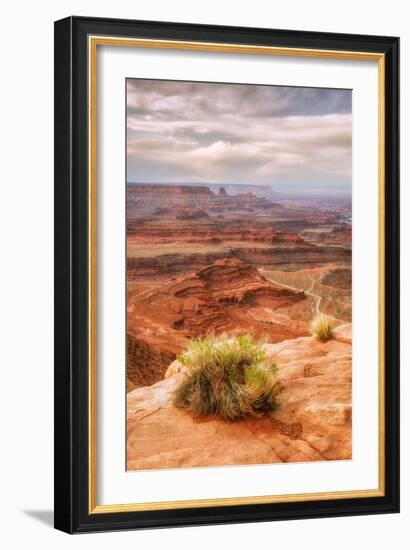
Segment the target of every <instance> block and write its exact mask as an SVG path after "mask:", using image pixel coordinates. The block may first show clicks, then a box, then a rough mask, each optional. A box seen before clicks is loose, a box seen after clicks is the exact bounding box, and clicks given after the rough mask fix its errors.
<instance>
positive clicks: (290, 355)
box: [127, 324, 352, 470]
mask: <svg viewBox="0 0 410 550" xmlns="http://www.w3.org/2000/svg"><path fill="white" fill-rule="evenodd" d="M265 350H266V353H267V356H268V357H269V358H270V359H271V360H272V361H275V362H276V363H277V364H278V367H279V369H278V380H279V381H280V383H281V385H282V389H281V392H280V394H279V396H278V399H279V402H280V406H279V408H278V409H277V410H276V411H275V412H273V413H271V414H269V415H268V416H262V417H250V418H247V419H244V420H240V421H236V422H225V421H223V420H220V419H218V418H216V417H212V418H205V419H201V420H198V419H195V418H193V417H192V416H191V415H190V414H189V413H188V412H186V411H185V410H181V409H178V408H176V407H175V406H174V405H173V396H174V392H175V389H176V388H177V386H178V385H179V383H180V382H181V380H182V379H183V378H184V376H186V375H185V373H184V367H183V366H182V365H181V364H180V363H179V362H178V361H174V362H173V363H172V364H171V365H170V367H169V368H168V370H167V372H166V374H165V378H164V379H163V380H161V381H160V382H157V383H156V384H154V385H152V386H147V387H142V388H137V389H135V390H133V391H131V392H129V393H128V395H127V403H128V408H127V411H128V419H127V431H128V438H127V442H128V444H127V467H128V469H129V470H141V469H154V468H184V467H185V468H188V467H195V466H197V467H199V466H223V465H240V464H242V465H243V464H268V463H269V464H270V463H281V462H305V461H318V460H319V461H320V460H348V459H351V456H352V450H351V415H352V410H351V383H352V380H351V325H350V324H343V325H340V326H339V327H338V328H337V329H335V331H334V338H333V339H331V340H329V341H328V342H325V343H323V342H319V341H318V340H317V339H316V338H314V337H311V336H308V337H299V338H292V339H287V340H283V341H282V342H279V343H276V344H265Z"/></svg>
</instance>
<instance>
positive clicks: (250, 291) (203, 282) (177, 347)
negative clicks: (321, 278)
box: [127, 258, 306, 383]
mask: <svg viewBox="0 0 410 550" xmlns="http://www.w3.org/2000/svg"><path fill="white" fill-rule="evenodd" d="M304 299H305V294H304V293H303V292H296V291H293V290H290V289H287V288H284V287H281V286H279V285H276V284H274V283H272V282H270V281H269V280H267V279H266V278H265V277H264V276H263V275H261V274H260V273H259V272H258V271H257V270H256V269H255V268H253V267H252V266H250V265H249V264H247V263H245V262H243V261H242V260H239V259H236V258H232V259H222V260H216V261H215V262H214V263H212V264H210V265H208V266H205V267H203V268H201V269H199V270H197V271H195V272H193V273H190V274H187V275H183V276H181V277H178V278H175V279H173V280H171V281H169V282H167V283H164V284H161V285H160V286H158V287H155V288H153V289H150V290H148V291H143V292H141V291H139V290H138V288H137V289H135V290H133V291H131V292H129V293H128V301H127V316H128V317H127V330H128V332H129V333H130V335H131V336H132V337H133V338H135V339H136V341H137V342H139V344H138V345H139V346H140V347H141V349H142V350H143V351H144V352H145V351H146V352H147V353H143V354H138V353H135V354H133V356H132V358H131V359H132V361H131V363H132V365H133V367H132V372H130V373H129V377H130V378H132V382H133V383H136V375H135V374H132V373H134V371H135V372H140V373H143V374H141V375H140V376H142V377H144V379H145V378H146V377H147V376H148V378H149V379H150V380H152V376H151V375H152V373H157V378H156V380H155V381H157V380H158V379H160V378H161V377H162V375H163V373H164V370H165V368H166V367H167V365H168V364H169V360H168V361H166V359H167V358H168V359H169V357H170V356H171V357H172V353H174V354H177V353H178V352H179V351H181V350H182V348H183V347H184V345H185V342H186V340H187V338H194V337H200V336H204V335H206V334H209V333H215V334H220V333H221V332H227V333H230V334H241V333H244V332H252V333H253V334H255V335H257V336H264V337H267V338H268V339H269V340H270V341H273V342H277V341H279V340H282V339H284V338H291V337H294V336H297V335H302V334H306V327H305V325H304V324H302V323H299V322H297V321H294V322H292V321H289V322H286V324H283V325H282V324H278V323H276V322H274V319H273V317H274V312H275V311H276V310H277V309H279V308H283V307H286V306H290V305H293V304H296V303H298V302H299V301H303V300H304ZM149 350H152V351H153V354H152V358H150V356H149V353H148V352H149ZM164 354H165V355H164ZM170 354H171V355H170ZM174 356H175V355H174ZM159 363H160V364H161V365H162V367H161V368H159V367H158V365H159ZM147 369H148V371H149V374H148V375H147V374H146V373H145V372H144V371H145V370H147ZM151 383H152V382H151Z"/></svg>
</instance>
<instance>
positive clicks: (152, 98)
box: [127, 80, 351, 186]
mask: <svg viewBox="0 0 410 550" xmlns="http://www.w3.org/2000/svg"><path fill="white" fill-rule="evenodd" d="M127 127H128V133H127V138H128V179H129V180H130V181H144V180H149V181H177V180H178V179H179V180H180V181H187V180H188V181H218V182H224V181H225V182H239V183H240V182H244V183H245V182H246V183H276V182H277V181H281V182H286V180H289V181H291V180H292V181H299V180H301V181H302V180H303V178H302V176H303V177H304V178H305V179H306V178H313V179H314V178H315V177H316V180H317V182H318V184H319V185H320V182H326V185H332V184H334V185H339V186H340V185H345V186H346V185H350V171H351V166H350V164H351V92H350V91H348V90H329V89H317V88H291V87H274V86H255V85H237V84H209V83H192V82H170V81H154V80H128V81H127Z"/></svg>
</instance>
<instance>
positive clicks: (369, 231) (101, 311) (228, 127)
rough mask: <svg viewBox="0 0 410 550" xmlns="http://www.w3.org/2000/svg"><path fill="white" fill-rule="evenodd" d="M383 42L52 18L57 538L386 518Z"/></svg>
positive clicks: (394, 249) (394, 308) (391, 417)
mask: <svg viewBox="0 0 410 550" xmlns="http://www.w3.org/2000/svg"><path fill="white" fill-rule="evenodd" d="M398 77H399V39H398V38H393V37H379V36H359V35H344V34H325V33H314V32H304V31H303V32H301V31H284V30H270V29H254V28H234V27H219V26H204V25H193V24H179V23H159V22H147V21H129V20H112V19H94V18H82V17H69V18H67V19H63V20H61V21H58V22H56V24H55V526H56V528H58V529H61V530H63V531H66V532H69V533H77V532H90V531H102V530H116V529H136V528H149V527H171V526H183V525H204V524H212V523H233V522H251V521H271V520H279V519H297V518H315V517H329V516H335V515H353V514H376V513H392V512H397V511H398V510H399V267H398V266H399V173H398V162H399V144H398V139H399V123H398V112H399V99H398Z"/></svg>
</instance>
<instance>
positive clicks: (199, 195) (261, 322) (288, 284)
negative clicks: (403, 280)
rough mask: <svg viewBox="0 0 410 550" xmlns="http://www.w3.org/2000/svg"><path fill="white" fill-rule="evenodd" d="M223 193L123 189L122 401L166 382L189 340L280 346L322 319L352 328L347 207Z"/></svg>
mask: <svg viewBox="0 0 410 550" xmlns="http://www.w3.org/2000/svg"><path fill="white" fill-rule="evenodd" d="M226 187H227V190H226V189H225V187H224V186H216V185H210V186H206V185H160V184H152V185H151V184H142V185H137V184H130V185H128V187H127V388H128V391H131V390H133V389H135V388H136V387H141V386H146V385H151V384H154V383H156V382H158V381H159V380H161V379H162V378H163V376H164V373H165V371H166V369H167V367H168V365H169V363H170V362H171V361H172V360H174V359H175V358H176V357H177V355H178V354H179V353H181V351H182V350H183V349H184V346H185V345H186V342H187V340H188V339H190V338H197V337H201V336H205V335H206V334H218V333H221V332H224V333H227V334H240V333H243V332H249V331H251V332H252V333H253V334H255V335H256V336H258V337H263V338H265V339H267V341H269V342H271V343H275V342H278V341H281V340H285V339H289V338H295V337H300V336H306V335H307V334H308V333H309V323H310V321H311V319H312V317H313V316H314V315H315V314H317V313H324V314H328V315H329V316H331V317H332V318H334V319H335V320H336V321H337V322H346V321H349V320H350V316H351V292H350V289H351V280H350V279H349V273H351V267H350V266H351V226H350V225H349V224H348V223H347V222H346V218H347V217H348V216H349V209H348V206H347V205H346V201H342V202H341V203H340V208H338V206H337V204H338V203H337V202H336V203H335V202H334V201H333V202H332V204H331V207H327V206H325V207H323V206H322V205H321V203H320V202H319V203H318V202H317V201H313V203H312V202H311V201H307V205H305V204H304V203H303V201H301V200H297V201H286V200H283V201H282V199H281V196H280V195H278V194H276V193H275V192H274V191H269V190H270V188H269V187H267V186H265V187H264V186H255V192H253V187H252V186H251V185H249V186H244V187H243V189H244V191H245V192H240V191H241V189H242V186H240V185H237V186H234V185H231V186H229V185H228V186H226ZM278 201H280V202H278ZM338 270H339V271H338ZM350 277H351V275H350ZM342 279H343V280H342Z"/></svg>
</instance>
